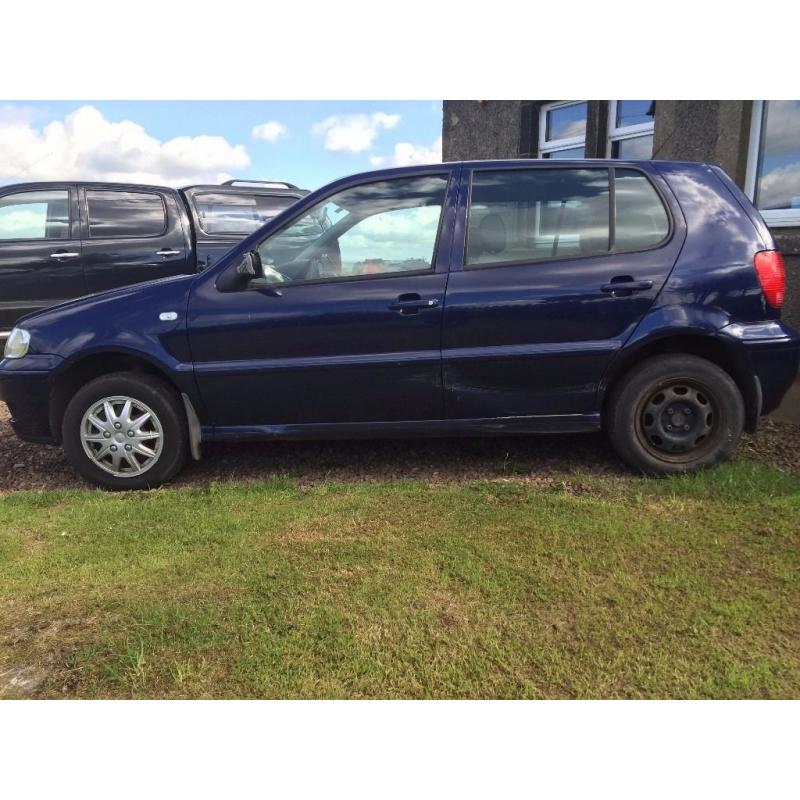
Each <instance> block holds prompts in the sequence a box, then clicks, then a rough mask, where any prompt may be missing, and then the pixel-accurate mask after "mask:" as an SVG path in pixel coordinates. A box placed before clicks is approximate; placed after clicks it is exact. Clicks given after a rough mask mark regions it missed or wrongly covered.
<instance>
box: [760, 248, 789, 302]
mask: <svg viewBox="0 0 800 800" xmlns="http://www.w3.org/2000/svg"><path fill="white" fill-rule="evenodd" d="M755 267H756V274H757V275H758V280H759V281H760V283H761V291H763V292H764V298H765V299H766V301H767V304H768V305H770V306H772V308H780V307H781V306H782V305H783V296H784V294H785V293H786V266H785V265H784V263H783V256H782V255H781V254H780V253H779V252H778V251H777V250H762V251H761V252H760V253H756V257H755Z"/></svg>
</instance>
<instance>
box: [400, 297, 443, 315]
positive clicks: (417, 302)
mask: <svg viewBox="0 0 800 800" xmlns="http://www.w3.org/2000/svg"><path fill="white" fill-rule="evenodd" d="M438 305H439V301H438V300H437V299H436V298H433V299H432V300H423V299H422V298H421V297H420V296H419V295H418V294H407V295H405V294H401V295H400V297H398V298H397V302H396V303H392V304H391V305H390V306H389V310H390V311H397V312H398V313H400V314H418V313H419V312H420V311H430V310H431V309H434V308H436V307H437V306H438Z"/></svg>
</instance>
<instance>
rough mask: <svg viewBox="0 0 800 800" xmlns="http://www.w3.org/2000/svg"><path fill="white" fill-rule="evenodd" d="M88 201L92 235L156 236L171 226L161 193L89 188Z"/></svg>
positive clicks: (114, 237) (100, 237) (115, 237)
mask: <svg viewBox="0 0 800 800" xmlns="http://www.w3.org/2000/svg"><path fill="white" fill-rule="evenodd" d="M86 205H87V207H88V216H89V236H90V237H91V238H92V239H106V238H110V239H126V238H145V237H154V236H161V235H162V234H164V233H165V232H166V230H167V210H166V208H165V206H164V200H163V199H162V197H161V195H160V194H155V193H153V192H123V191H111V190H107V189H102V190H99V189H87V190H86Z"/></svg>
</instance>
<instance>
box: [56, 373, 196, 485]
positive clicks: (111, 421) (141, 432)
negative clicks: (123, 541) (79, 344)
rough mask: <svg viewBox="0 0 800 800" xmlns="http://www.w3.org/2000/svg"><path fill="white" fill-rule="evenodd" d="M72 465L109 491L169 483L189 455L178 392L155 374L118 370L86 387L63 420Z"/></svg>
mask: <svg viewBox="0 0 800 800" xmlns="http://www.w3.org/2000/svg"><path fill="white" fill-rule="evenodd" d="M62 445H63V448H64V452H65V453H66V455H67V458H68V459H69V461H70V463H71V464H72V466H73V468H74V469H75V470H76V472H78V473H79V474H80V475H81V476H82V477H83V478H85V479H86V480H88V481H90V482H91V483H94V484H96V485H98V486H102V487H103V488H105V489H120V490H121V489H149V488H153V487H155V486H159V485H160V484H162V483H164V482H165V481H168V480H169V479H170V478H172V477H173V476H174V475H176V474H177V473H178V471H179V470H180V469H181V467H182V466H183V465H184V464H185V462H186V459H187V455H188V432H187V425H186V417H185V414H184V411H183V408H182V406H181V403H180V399H179V398H178V396H177V394H176V392H175V391H174V390H173V389H172V388H171V387H169V386H168V385H166V384H165V383H163V382H162V381H160V380H159V379H158V378H155V377H153V376H151V375H146V374H141V373H132V372H119V373H114V374H111V375H104V376H103V377H101V378H97V379H96V380H93V381H91V382H90V383H88V384H87V385H86V386H84V387H83V388H81V389H80V390H79V391H78V392H77V393H76V394H75V396H74V397H73V398H72V400H71V401H70V403H69V405H68V406H67V409H66V411H65V413H64V420H63V423H62Z"/></svg>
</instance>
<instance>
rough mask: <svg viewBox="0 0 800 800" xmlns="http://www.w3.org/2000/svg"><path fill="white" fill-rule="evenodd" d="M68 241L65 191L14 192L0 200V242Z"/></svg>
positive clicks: (67, 213)
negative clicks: (28, 240) (20, 240)
mask: <svg viewBox="0 0 800 800" xmlns="http://www.w3.org/2000/svg"><path fill="white" fill-rule="evenodd" d="M67 238H69V192H68V191H67V190H66V189H48V190H45V191H32V192H16V193H15V194H7V195H6V196H5V197H0V240H3V241H9V240H13V239H67Z"/></svg>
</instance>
